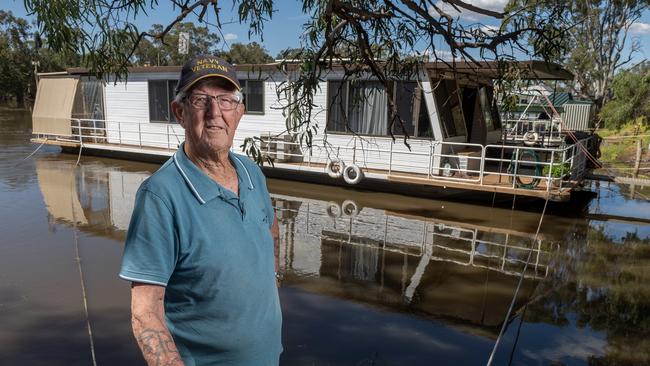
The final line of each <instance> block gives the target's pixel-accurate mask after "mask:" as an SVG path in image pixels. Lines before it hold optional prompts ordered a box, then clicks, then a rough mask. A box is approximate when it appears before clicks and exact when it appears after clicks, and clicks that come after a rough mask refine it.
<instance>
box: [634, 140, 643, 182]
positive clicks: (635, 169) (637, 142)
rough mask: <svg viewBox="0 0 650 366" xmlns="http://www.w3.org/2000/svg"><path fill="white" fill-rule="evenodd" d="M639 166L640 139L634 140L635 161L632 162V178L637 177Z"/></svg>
mask: <svg viewBox="0 0 650 366" xmlns="http://www.w3.org/2000/svg"><path fill="white" fill-rule="evenodd" d="M640 166H641V139H638V140H636V159H635V160H634V178H636V177H638V176H639V167H640Z"/></svg>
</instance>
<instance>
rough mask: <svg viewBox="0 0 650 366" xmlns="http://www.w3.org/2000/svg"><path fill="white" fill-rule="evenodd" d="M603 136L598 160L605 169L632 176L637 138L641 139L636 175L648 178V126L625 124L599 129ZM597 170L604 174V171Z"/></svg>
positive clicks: (649, 152)
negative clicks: (618, 127)
mask: <svg viewBox="0 0 650 366" xmlns="http://www.w3.org/2000/svg"><path fill="white" fill-rule="evenodd" d="M597 133H598V135H600V137H602V138H603V143H602V144H601V146H600V151H601V157H600V161H601V163H602V164H603V166H604V167H605V168H607V170H610V171H611V172H613V173H615V174H616V175H617V176H633V175H634V173H635V171H636V168H635V164H636V158H637V150H638V145H637V144H638V140H641V156H640V162H639V173H638V176H639V177H641V178H643V177H645V178H650V148H649V145H648V144H649V143H650V127H647V126H645V127H644V126H643V125H638V124H626V125H623V126H622V127H621V128H620V129H607V128H604V129H599V130H598V131H597ZM604 170H605V169H603V171H601V172H598V173H600V174H606V173H607V172H605V171H604Z"/></svg>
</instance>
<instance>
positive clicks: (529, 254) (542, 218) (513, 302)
mask: <svg viewBox="0 0 650 366" xmlns="http://www.w3.org/2000/svg"><path fill="white" fill-rule="evenodd" d="M548 199H549V197H548V196H547V197H546V200H545V201H544V208H543V209H542V215H541V216H540V218H539V223H538V224H537V231H536V232H535V238H534V239H533V244H534V243H536V242H537V237H538V236H539V231H540V230H541V228H542V222H543V220H544V215H545V214H546V207H547V206H548ZM532 254H533V250H532V247H531V249H530V250H529V251H528V258H527V259H526V264H524V269H523V270H522V271H521V274H520V275H519V283H518V284H517V287H516V288H515V292H514V294H513V296H512V301H511V302H510V307H509V308H508V311H507V312H506V316H505V319H504V320H503V325H502V326H501V331H499V336H498V337H497V340H496V342H494V347H493V348H492V352H491V353H490V358H489V359H488V361H487V366H490V365H492V362H493V361H494V355H495V354H496V352H497V349H498V348H499V343H500V342H501V337H502V336H503V332H504V331H505V329H506V326H507V325H508V319H509V318H510V314H511V313H512V309H513V307H514V306H515V301H516V300H517V294H518V293H519V289H520V288H521V284H522V283H523V281H524V276H525V274H526V270H527V269H528V264H529V263H530V257H531V256H532Z"/></svg>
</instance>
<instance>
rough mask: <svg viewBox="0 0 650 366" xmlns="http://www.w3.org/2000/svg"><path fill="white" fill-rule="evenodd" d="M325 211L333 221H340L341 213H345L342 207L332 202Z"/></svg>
mask: <svg viewBox="0 0 650 366" xmlns="http://www.w3.org/2000/svg"><path fill="white" fill-rule="evenodd" d="M325 211H326V212H327V216H329V217H331V218H333V219H338V218H339V217H341V213H343V210H342V209H341V206H339V204H338V203H336V202H334V201H330V202H328V203H327V208H326V209H325Z"/></svg>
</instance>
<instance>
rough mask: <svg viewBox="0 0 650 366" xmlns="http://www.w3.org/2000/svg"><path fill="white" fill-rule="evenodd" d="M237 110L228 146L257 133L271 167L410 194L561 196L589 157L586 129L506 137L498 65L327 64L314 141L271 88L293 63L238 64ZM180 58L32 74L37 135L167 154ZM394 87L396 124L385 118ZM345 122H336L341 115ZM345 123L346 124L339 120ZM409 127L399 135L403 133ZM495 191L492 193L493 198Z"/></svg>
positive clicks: (177, 139) (103, 151)
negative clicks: (377, 68) (548, 140)
mask: <svg viewBox="0 0 650 366" xmlns="http://www.w3.org/2000/svg"><path fill="white" fill-rule="evenodd" d="M517 67H519V68H520V69H521V70H522V74H523V75H526V77H527V78H531V79H537V80H567V79H571V78H572V74H571V73H569V72H568V71H566V70H564V69H562V68H561V67H559V66H557V65H554V64H548V63H544V62H539V61H525V62H519V63H517ZM236 68H237V73H238V78H239V80H240V81H241V84H242V87H243V93H244V98H245V106H246V113H245V114H244V116H243V118H242V119H241V122H240V124H239V128H238V130H237V134H236V136H235V141H234V143H233V149H235V150H239V149H240V146H241V145H242V144H243V143H244V140H245V139H246V138H249V137H257V138H258V139H257V141H260V142H261V144H260V149H261V152H262V154H263V155H264V157H265V158H267V157H268V158H269V159H270V160H272V161H273V164H271V165H267V166H264V167H263V169H264V171H265V173H266V174H267V175H268V176H271V177H282V178H284V179H295V180H304V181H315V182H320V183H325V184H333V185H350V186H355V187H360V188H370V189H377V190H384V191H391V192H399V193H406V194H410V195H417V196H432V195H434V196H444V197H447V198H460V199H474V198H480V197H485V196H487V195H486V193H487V194H488V195H489V196H493V195H494V197H496V196H497V195H498V196H499V197H512V195H517V196H526V197H534V198H541V199H550V200H553V201H567V200H569V199H570V196H571V192H572V191H573V190H575V189H576V188H579V187H580V185H581V182H582V179H583V177H584V175H585V173H586V171H587V170H588V169H590V167H591V166H592V165H590V164H595V160H594V158H593V156H594V155H595V152H594V150H595V149H597V145H596V144H594V141H595V138H594V136H593V135H592V134H590V133H587V134H581V135H580V136H576V134H574V133H573V132H572V131H570V130H565V131H563V134H564V135H563V140H562V143H561V144H557V145H554V146H548V145H544V144H523V143H521V144H520V143H514V144H513V143H506V142H507V141H506V140H507V139H505V138H504V130H503V128H502V122H501V118H500V115H499V112H498V108H497V103H496V98H495V97H494V94H495V93H494V86H493V80H494V79H496V78H498V77H499V76H500V73H499V67H498V65H497V64H496V63H491V62H482V63H479V64H475V63H471V64H470V63H456V64H455V65H453V67H452V65H450V64H448V63H441V62H438V63H425V64H423V67H422V72H421V73H420V74H419V75H417V77H415V78H413V80H408V81H396V82H393V83H392V85H393V86H392V87H393V88H394V90H393V93H387V92H386V90H385V89H384V87H383V86H382V84H381V83H379V82H378V81H376V80H375V79H373V78H372V77H370V76H368V77H367V78H362V79H355V80H353V81H344V78H343V70H342V69H341V68H340V67H337V66H336V65H335V66H332V67H331V68H330V69H329V70H328V72H327V73H325V74H324V75H323V76H322V80H321V81H320V84H319V86H320V88H319V90H318V91H317V92H316V94H315V95H314V100H313V103H314V104H315V105H316V107H315V108H314V111H313V114H312V119H311V121H310V122H311V126H317V130H316V133H315V134H314V138H313V141H312V144H311V146H305V145H304V144H302V143H301V142H300V141H301V140H300V139H299V137H298V136H299V135H297V134H296V132H295V131H293V130H288V129H287V125H290V124H289V123H287V117H285V114H284V113H283V110H284V109H285V107H286V105H287V103H288V101H287V100H286V99H283V98H280V96H281V95H282V94H281V93H279V92H278V91H279V90H280V88H281V85H282V84H283V83H287V82H290V80H295V76H296V74H297V73H298V72H299V69H298V65H295V64H287V63H272V64H264V65H237V66H236ZM179 72H180V67H176V66H163V67H134V68H131V69H129V73H128V78H127V79H125V80H119V79H116V78H114V77H109V78H108V80H107V81H106V82H105V83H104V82H102V81H98V80H96V79H95V78H94V77H92V76H91V75H90V74H89V73H88V72H87V70H84V69H78V68H76V69H68V70H67V71H65V72H58V73H48V74H40V75H39V78H40V80H39V87H38V92H37V96H36V103H35V107H34V111H33V134H34V136H33V139H32V141H33V142H35V143H41V144H54V145H59V146H61V147H62V148H63V150H64V151H70V152H76V153H79V154H82V153H85V154H99V155H107V156H112V157H118V158H128V159H138V160H147V161H164V160H166V159H167V158H168V157H169V156H170V155H171V154H173V153H174V151H175V150H176V149H177V148H178V146H179V144H180V143H181V142H182V141H183V138H184V131H183V129H182V127H181V126H180V125H179V124H178V123H176V122H175V120H174V116H173V114H172V113H171V111H170V107H169V103H170V101H171V100H172V99H173V97H174V95H173V90H174V88H175V85H176V82H177V80H176V79H177V77H178V74H179ZM389 94H392V95H393V96H394V100H393V102H394V103H395V105H396V106H397V113H398V115H399V116H400V118H401V119H402V120H403V122H404V123H403V124H404V129H403V130H402V129H401V128H397V127H393V131H392V132H393V134H392V135H393V136H395V137H396V138H393V136H391V133H390V132H391V131H389V125H390V124H389V123H388V101H387V98H388V95H389ZM344 121H345V122H344ZM346 122H347V123H346ZM404 130H405V131H406V132H408V134H409V138H408V140H407V141H408V144H405V143H404V139H403V138H402V137H403V136H400V134H402V133H403V131H404ZM494 197H492V199H494Z"/></svg>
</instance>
